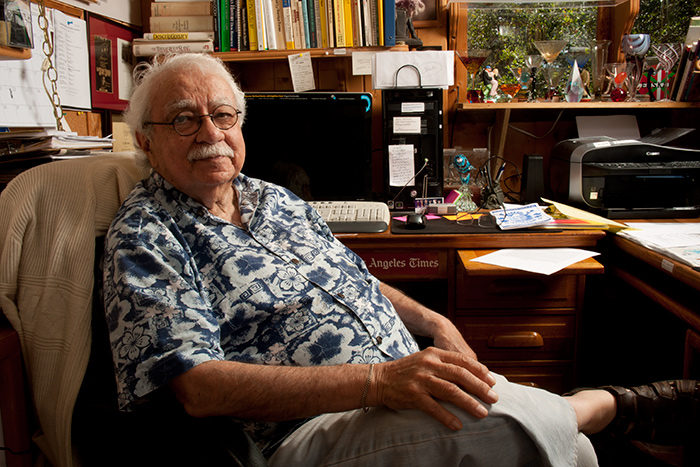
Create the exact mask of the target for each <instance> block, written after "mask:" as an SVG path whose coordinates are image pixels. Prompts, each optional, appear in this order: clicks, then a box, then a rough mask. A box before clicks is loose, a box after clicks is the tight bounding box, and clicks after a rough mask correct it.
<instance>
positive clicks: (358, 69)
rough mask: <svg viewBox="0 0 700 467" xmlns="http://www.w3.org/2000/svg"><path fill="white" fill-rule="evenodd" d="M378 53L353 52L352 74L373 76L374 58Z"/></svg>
mask: <svg viewBox="0 0 700 467" xmlns="http://www.w3.org/2000/svg"><path fill="white" fill-rule="evenodd" d="M376 53H377V52H353V53H352V74H353V75H371V74H372V57H374V56H375V55H376Z"/></svg>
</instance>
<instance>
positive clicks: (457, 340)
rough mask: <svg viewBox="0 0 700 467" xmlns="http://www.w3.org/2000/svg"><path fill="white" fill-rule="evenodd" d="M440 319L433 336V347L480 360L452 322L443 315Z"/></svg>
mask: <svg viewBox="0 0 700 467" xmlns="http://www.w3.org/2000/svg"><path fill="white" fill-rule="evenodd" d="M439 318H442V319H439ZM439 318H438V319H439V325H436V326H435V330H434V331H433V335H432V338H433V345H434V346H435V347H437V348H438V349H443V350H451V351H454V352H459V353H461V354H463V355H465V356H467V357H471V358H473V359H474V360H478V358H477V356H476V353H475V352H474V351H473V350H472V348H471V347H469V344H467V341H465V340H464V336H462V333H461V332H459V330H458V329H457V327H456V326H455V325H454V324H453V323H452V321H450V320H449V319H447V318H445V317H443V316H442V315H439Z"/></svg>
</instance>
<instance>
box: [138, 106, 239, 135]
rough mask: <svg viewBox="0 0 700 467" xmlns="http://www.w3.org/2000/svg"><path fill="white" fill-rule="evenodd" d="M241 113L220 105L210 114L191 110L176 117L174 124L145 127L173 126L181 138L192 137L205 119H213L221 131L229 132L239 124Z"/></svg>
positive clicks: (149, 123) (147, 123) (155, 123)
mask: <svg viewBox="0 0 700 467" xmlns="http://www.w3.org/2000/svg"><path fill="white" fill-rule="evenodd" d="M240 113H241V112H240V110H236V109H234V108H233V107H231V106H230V105H220V106H219V107H217V108H215V109H214V111H213V112H212V113H210V114H203V115H197V114H196V113H194V112H192V111H190V110H185V111H183V112H180V113H179V114H177V115H175V118H174V119H173V121H172V122H144V125H172V126H173V129H174V130H175V131H176V132H177V134H179V135H180V136H191V135H193V134H195V133H197V132H198V131H199V129H200V128H201V127H202V118H203V117H209V118H211V121H212V123H213V124H214V126H215V127H217V128H218V129H219V130H228V129H229V128H232V127H233V126H234V125H235V124H236V123H237V122H238V115H240Z"/></svg>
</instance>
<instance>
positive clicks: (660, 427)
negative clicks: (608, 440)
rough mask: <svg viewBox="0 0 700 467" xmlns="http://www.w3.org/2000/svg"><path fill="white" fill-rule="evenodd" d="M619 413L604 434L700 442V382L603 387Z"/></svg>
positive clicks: (661, 442) (673, 443)
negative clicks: (615, 403)
mask: <svg viewBox="0 0 700 467" xmlns="http://www.w3.org/2000/svg"><path fill="white" fill-rule="evenodd" d="M600 389H604V390H606V391H608V392H610V393H611V394H612V395H613V396H615V400H616V401H617V415H616V416H615V419H614V420H613V421H612V422H611V423H610V424H609V425H608V426H607V427H606V428H605V430H603V432H602V433H601V435H602V434H604V433H605V434H609V435H611V436H612V437H619V436H624V437H627V438H628V439H632V440H636V441H642V442H645V443H652V444H658V445H664V446H681V445H684V444H687V443H689V442H690V441H693V442H694V443H696V442H698V441H700V418H699V416H698V415H699V411H700V382H698V381H693V380H675V381H660V382H658V383H652V384H647V385H644V386H638V387H634V388H623V387H621V386H603V387H601V388H600Z"/></svg>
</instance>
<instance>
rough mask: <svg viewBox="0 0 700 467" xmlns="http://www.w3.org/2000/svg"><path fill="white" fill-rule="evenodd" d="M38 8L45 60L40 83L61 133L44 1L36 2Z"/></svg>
mask: <svg viewBox="0 0 700 467" xmlns="http://www.w3.org/2000/svg"><path fill="white" fill-rule="evenodd" d="M38 6H39V27H40V28H41V30H42V31H44V42H43V43H42V44H41V48H42V50H43V52H44V55H45V56H46V58H45V59H44V62H43V63H42V65H41V71H42V75H43V76H42V81H43V84H44V89H45V90H46V95H47V96H49V100H50V101H51V105H52V106H53V115H54V117H55V118H56V129H57V130H58V131H63V123H62V122H61V119H62V118H63V109H62V108H61V98H60V96H59V95H58V71H57V70H56V67H54V66H53V60H52V59H51V57H52V56H53V42H52V40H51V33H50V32H49V19H48V18H47V17H46V6H45V5H44V0H39V1H38ZM47 79H48V80H49V82H50V83H51V90H49V87H48V86H47V85H46V80H47Z"/></svg>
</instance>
